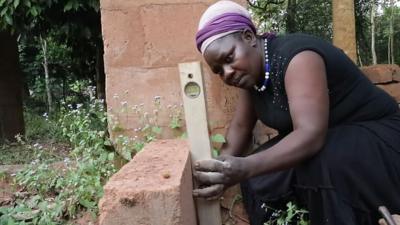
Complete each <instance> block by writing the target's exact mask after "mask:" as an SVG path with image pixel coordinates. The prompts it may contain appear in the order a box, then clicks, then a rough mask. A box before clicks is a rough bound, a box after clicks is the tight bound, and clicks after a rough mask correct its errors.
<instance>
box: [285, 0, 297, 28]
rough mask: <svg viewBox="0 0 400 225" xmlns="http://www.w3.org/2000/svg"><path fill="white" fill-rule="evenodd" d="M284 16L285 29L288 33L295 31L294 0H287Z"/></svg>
mask: <svg viewBox="0 0 400 225" xmlns="http://www.w3.org/2000/svg"><path fill="white" fill-rule="evenodd" d="M286 11H287V17H286V31H287V32H288V33H294V32H296V21H295V19H296V0H288V3H287V10H286Z"/></svg>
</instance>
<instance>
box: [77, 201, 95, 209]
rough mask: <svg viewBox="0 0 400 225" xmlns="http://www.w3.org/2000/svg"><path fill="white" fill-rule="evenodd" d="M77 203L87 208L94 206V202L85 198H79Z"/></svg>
mask: <svg viewBox="0 0 400 225" xmlns="http://www.w3.org/2000/svg"><path fill="white" fill-rule="evenodd" d="M79 204H81V205H83V206H84V207H86V208H88V209H92V208H94V205H95V204H94V203H93V202H91V201H88V200H86V199H79Z"/></svg>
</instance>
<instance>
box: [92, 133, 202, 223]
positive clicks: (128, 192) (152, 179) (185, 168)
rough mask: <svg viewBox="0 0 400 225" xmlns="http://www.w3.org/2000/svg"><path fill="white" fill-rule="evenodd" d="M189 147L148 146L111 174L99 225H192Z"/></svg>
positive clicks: (179, 142)
mask: <svg viewBox="0 0 400 225" xmlns="http://www.w3.org/2000/svg"><path fill="white" fill-rule="evenodd" d="M192 190H193V186H192V173H191V165H190V157H189V146H188V144H187V142H186V141H185V140H161V141H157V142H153V143H150V144H148V145H146V147H145V148H144V149H143V150H142V151H141V152H139V153H138V154H137V155H136V156H135V157H134V158H133V159H132V160H131V161H130V162H129V163H128V164H126V165H125V166H123V167H122V168H121V169H120V170H119V171H118V172H117V173H116V174H114V175H113V176H112V177H111V179H110V180H109V181H108V183H107V184H106V185H105V187H104V196H103V198H102V199H101V200H100V203H99V208H100V217H99V224H100V225H116V224H118V225H128V224H129V225H196V214H195V207H194V201H193V197H192Z"/></svg>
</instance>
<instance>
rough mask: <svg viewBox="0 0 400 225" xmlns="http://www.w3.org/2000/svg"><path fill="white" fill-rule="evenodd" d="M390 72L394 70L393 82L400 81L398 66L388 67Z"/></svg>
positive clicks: (399, 68) (399, 67)
mask: <svg viewBox="0 0 400 225" xmlns="http://www.w3.org/2000/svg"><path fill="white" fill-rule="evenodd" d="M388 67H389V68H390V70H392V75H393V80H394V81H400V66H399V65H396V64H391V65H388Z"/></svg>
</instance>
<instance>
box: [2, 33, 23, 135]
mask: <svg viewBox="0 0 400 225" xmlns="http://www.w3.org/2000/svg"><path fill="white" fill-rule="evenodd" d="M0 49H1V50H0V142H1V141H4V139H8V140H12V139H14V137H15V135H17V134H23V133H24V119H23V109H22V85H21V73H20V69H19V61H18V48H17V41H16V38H15V37H14V36H11V35H10V34H9V33H8V32H5V31H0Z"/></svg>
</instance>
